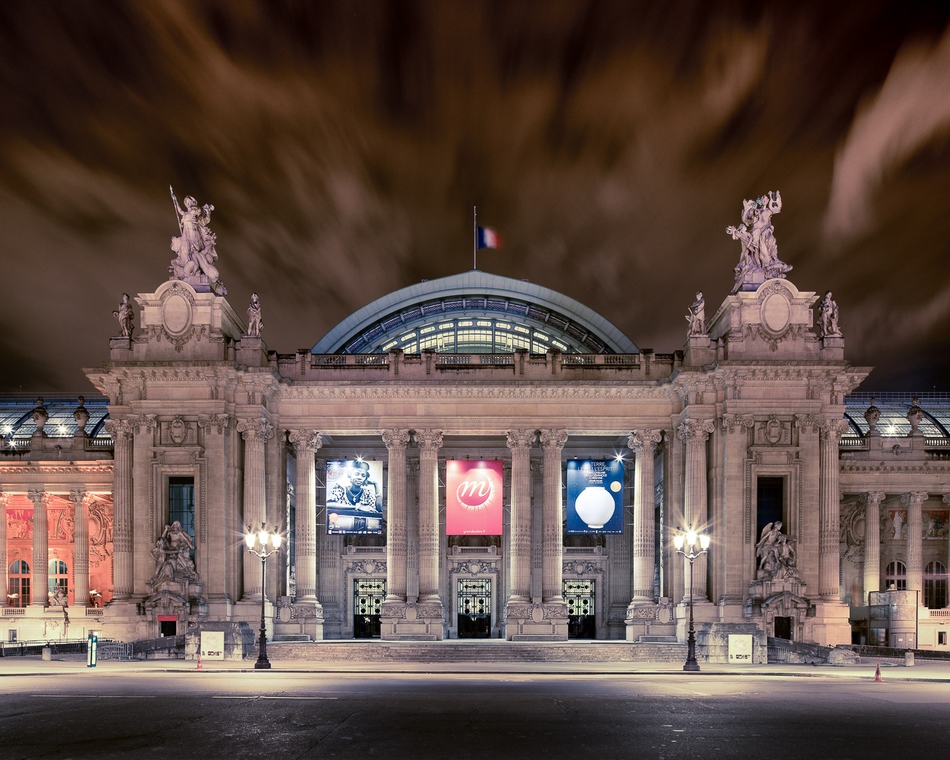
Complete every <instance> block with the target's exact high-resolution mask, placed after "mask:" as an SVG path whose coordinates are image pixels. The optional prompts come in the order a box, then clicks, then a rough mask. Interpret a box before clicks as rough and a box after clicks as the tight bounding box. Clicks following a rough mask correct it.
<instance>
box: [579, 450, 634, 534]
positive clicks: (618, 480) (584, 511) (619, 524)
mask: <svg viewBox="0 0 950 760" xmlns="http://www.w3.org/2000/svg"><path fill="white" fill-rule="evenodd" d="M567 532H568V533H575V534H576V533H623V462H622V461H620V460H617V459H611V460H610V461H606V462H605V461H601V460H597V459H568V460H567Z"/></svg>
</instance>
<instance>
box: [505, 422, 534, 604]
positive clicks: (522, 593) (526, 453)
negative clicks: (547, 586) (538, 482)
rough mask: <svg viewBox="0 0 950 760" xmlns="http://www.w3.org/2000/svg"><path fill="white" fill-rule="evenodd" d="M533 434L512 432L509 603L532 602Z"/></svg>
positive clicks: (510, 436) (531, 431)
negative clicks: (530, 600)
mask: <svg viewBox="0 0 950 760" xmlns="http://www.w3.org/2000/svg"><path fill="white" fill-rule="evenodd" d="M534 439H535V432H534V431H533V430H509V431H508V448H509V449H511V541H510V542H509V552H510V567H511V580H510V593H509V596H508V601H509V602H526V601H528V600H529V599H530V598H531V446H532V445H533V444H534Z"/></svg>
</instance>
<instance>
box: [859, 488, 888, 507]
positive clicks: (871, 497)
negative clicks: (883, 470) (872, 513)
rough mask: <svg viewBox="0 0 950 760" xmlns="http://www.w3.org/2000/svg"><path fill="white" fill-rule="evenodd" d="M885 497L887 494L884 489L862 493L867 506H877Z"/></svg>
mask: <svg viewBox="0 0 950 760" xmlns="http://www.w3.org/2000/svg"><path fill="white" fill-rule="evenodd" d="M886 497H887V494H886V493H884V491H868V492H867V493H866V494H864V498H865V499H867V503H868V505H869V506H872V507H877V506H880V505H881V502H882V501H884V499H885V498H886Z"/></svg>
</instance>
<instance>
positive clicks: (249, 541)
mask: <svg viewBox="0 0 950 760" xmlns="http://www.w3.org/2000/svg"><path fill="white" fill-rule="evenodd" d="M282 541H283V536H281V535H280V533H278V532H277V529H276V528H275V529H274V530H267V526H266V525H264V523H261V527H260V528H258V529H257V530H254V528H252V527H251V526H250V525H248V526H247V529H246V530H245V531H244V543H245V544H246V545H247V550H248V551H249V552H250V553H251V554H256V555H257V556H258V557H260V558H261V635H260V642H259V653H258V655H257V662H255V663H254V669H255V670H269V669H270V660H268V659H267V629H266V627H265V624H264V601H265V599H266V596H265V594H264V589H265V586H266V582H267V574H266V569H267V558H268V557H269V556H270V555H271V554H273V553H274V552H276V551H277V550H278V549H280V544H281V542H282Z"/></svg>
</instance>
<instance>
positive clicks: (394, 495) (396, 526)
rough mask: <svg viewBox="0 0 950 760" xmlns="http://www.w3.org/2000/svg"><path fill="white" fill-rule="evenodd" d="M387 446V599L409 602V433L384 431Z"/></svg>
mask: <svg viewBox="0 0 950 760" xmlns="http://www.w3.org/2000/svg"><path fill="white" fill-rule="evenodd" d="M383 443H385V444H386V450H387V451H388V452H389V472H388V483H387V486H388V488H387V490H388V492H389V493H388V502H387V504H386V512H387V519H386V534H387V535H386V599H387V600H389V601H393V602H404V601H406V583H407V578H408V574H407V571H406V562H407V556H408V540H407V535H408V534H407V531H406V527H407V523H408V509H407V495H406V492H407V488H406V447H407V446H408V445H409V431H408V430H384V431H383Z"/></svg>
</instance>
